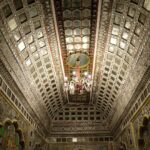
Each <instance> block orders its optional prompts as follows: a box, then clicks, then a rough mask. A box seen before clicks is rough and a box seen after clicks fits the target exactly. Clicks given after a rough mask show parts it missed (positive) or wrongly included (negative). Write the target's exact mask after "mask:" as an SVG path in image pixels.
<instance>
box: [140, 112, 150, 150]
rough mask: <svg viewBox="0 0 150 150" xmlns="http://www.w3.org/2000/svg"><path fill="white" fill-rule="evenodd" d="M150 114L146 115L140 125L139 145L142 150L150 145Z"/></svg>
mask: <svg viewBox="0 0 150 150" xmlns="http://www.w3.org/2000/svg"><path fill="white" fill-rule="evenodd" d="M149 141H150V116H146V115H145V116H144V117H143V120H142V125H141V126H140V127H139V139H138V146H139V149H140V150H145V149H147V148H148V147H150V143H149Z"/></svg>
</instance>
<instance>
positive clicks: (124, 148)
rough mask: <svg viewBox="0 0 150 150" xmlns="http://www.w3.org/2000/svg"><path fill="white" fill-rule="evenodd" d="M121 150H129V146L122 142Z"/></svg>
mask: <svg viewBox="0 0 150 150" xmlns="http://www.w3.org/2000/svg"><path fill="white" fill-rule="evenodd" d="M119 150H127V146H126V143H125V142H120V146H119Z"/></svg>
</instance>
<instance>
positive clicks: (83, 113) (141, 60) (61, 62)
mask: <svg viewBox="0 0 150 150" xmlns="http://www.w3.org/2000/svg"><path fill="white" fill-rule="evenodd" d="M149 35H150V2H149V1H148V0H124V1H123V0H0V59H1V60H0V62H1V64H3V65H4V66H5V67H6V69H7V70H8V72H9V74H10V76H11V77H12V79H11V81H12V80H13V81H14V82H16V85H15V84H14V86H18V87H17V88H16V89H20V91H21V92H20V93H21V94H22V95H21V94H20V95H21V96H22V97H23V98H21V96H20V97H19V98H17V100H18V99H22V102H21V103H20V108H23V107H22V105H23V104H22V103H24V101H26V102H27V104H29V105H30V106H31V108H30V109H27V108H24V110H25V112H26V111H29V112H28V113H29V114H30V115H28V120H30V122H31V124H34V126H35V127H36V128H38V129H39V124H40V127H41V126H42V125H43V126H44V130H45V131H49V132H48V133H50V134H51V135H59V133H61V134H66V135H69V133H71V134H81V133H83V134H92V133H93V134H102V135H108V136H111V135H112V131H114V130H113V129H114V128H113V127H114V126H115V125H116V124H117V121H118V120H119V119H120V118H121V117H122V114H123V112H124V111H125V109H126V106H127V105H128V103H129V102H130V99H131V98H132V95H133V94H134V92H135V89H136V87H137V86H138V84H140V81H141V78H142V76H143V75H144V72H145V71H146V69H147V68H148V66H149V55H150V51H149V48H150V45H149V43H150V42H149V39H150V38H149ZM3 65H2V66H3ZM2 68H3V67H2ZM6 69H5V70H6ZM75 71H76V73H75ZM2 73H4V72H2ZM75 74H76V76H77V77H79V78H81V79H83V78H84V79H87V80H88V83H89V82H90V84H89V85H90V86H89V89H88V88H87V87H88V86H87V87H84V88H85V89H86V88H87V89H86V90H85V89H84V90H82V88H81V87H82V86H81V85H80V83H81V82H79V80H77V81H76V82H77V83H78V85H77V87H76V89H77V90H76V91H75V92H72V93H73V94H72V93H71V92H70V91H69V92H70V93H69V92H68V91H67V92H65V88H64V87H65V86H64V85H65V82H66V81H65V79H66V78H67V79H68V80H67V81H72V80H71V79H73V78H74V77H76V76H75ZM3 76H5V74H4V75H3ZM2 78H3V77H2ZM8 87H9V86H8ZM16 93H17V92H16ZM66 93H67V94H66ZM68 93H69V94H68ZM16 95H18V93H17V94H16ZM15 97H17V96H15ZM18 101H19V100H18ZM16 103H17V104H18V103H19V102H16ZM24 104H25V103H24ZM25 106H27V105H25ZM25 106H24V107H25ZM31 110H32V111H33V112H35V114H36V117H35V118H36V119H35V118H34V115H33V114H34V113H33V112H32V111H31ZM28 113H27V112H26V114H28ZM26 117H27V115H26ZM32 117H33V118H34V119H33V118H32ZM29 118H30V119H29ZM39 122H40V123H39ZM41 129H42V128H41ZM42 130H43V129H42Z"/></svg>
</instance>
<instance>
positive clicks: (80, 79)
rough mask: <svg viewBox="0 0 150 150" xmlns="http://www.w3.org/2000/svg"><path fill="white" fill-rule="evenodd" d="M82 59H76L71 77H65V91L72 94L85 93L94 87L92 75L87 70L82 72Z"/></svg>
mask: <svg viewBox="0 0 150 150" xmlns="http://www.w3.org/2000/svg"><path fill="white" fill-rule="evenodd" d="M80 71H81V68H80V59H79V58H77V59H76V65H75V67H74V70H73V72H72V75H71V77H70V78H69V79H68V77H65V78H64V91H65V92H66V93H69V94H71V95H73V94H84V93H85V92H90V91H91V89H92V76H91V75H90V74H89V73H88V72H87V71H85V72H83V73H82V74H81V72H80Z"/></svg>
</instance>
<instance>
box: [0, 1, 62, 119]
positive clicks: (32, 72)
mask: <svg viewBox="0 0 150 150" xmlns="http://www.w3.org/2000/svg"><path fill="white" fill-rule="evenodd" d="M42 15H43V14H42V9H41V5H40V4H39V3H38V2H36V1H35V0H27V1H21V0H14V1H8V2H7V1H5V2H3V3H2V5H1V17H2V19H3V21H4V24H5V26H6V30H7V32H8V33H9V38H7V39H10V40H9V44H10V47H12V45H11V43H13V44H14V46H15V49H14V48H12V49H13V53H14V55H15V56H16V59H18V62H20V65H21V67H22V69H23V70H24V71H25V73H26V75H27V76H28V77H29V78H30V80H31V84H32V85H33V86H34V88H35V90H36V91H38V92H39V93H40V96H41V99H42V102H43V104H44V105H45V107H46V110H47V111H48V114H49V115H50V116H51V117H53V116H54V113H55V112H56V111H57V110H58V109H59V108H60V107H61V105H62V100H61V96H60V92H59V88H58V85H57V84H56V74H55V70H54V66H53V63H52V62H53V60H52V57H51V51H50V48H49V43H48V40H47V35H46V31H45V28H44V22H43V18H42V17H41V16H42ZM3 34H4V35H5V37H6V36H7V35H8V34H7V33H3Z"/></svg>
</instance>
